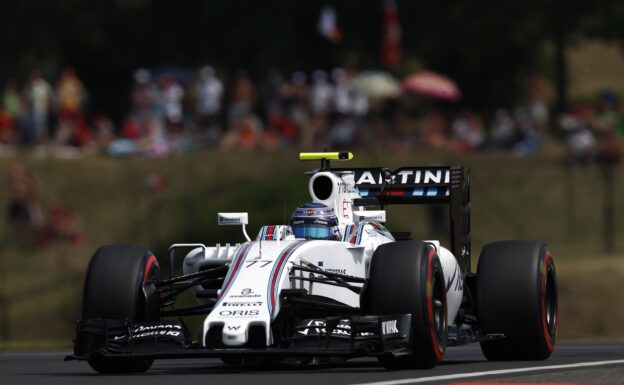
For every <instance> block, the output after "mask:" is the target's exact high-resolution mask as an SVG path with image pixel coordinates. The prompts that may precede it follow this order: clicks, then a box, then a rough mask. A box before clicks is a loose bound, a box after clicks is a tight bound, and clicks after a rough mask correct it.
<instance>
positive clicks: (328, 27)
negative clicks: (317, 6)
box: [317, 5, 342, 44]
mask: <svg viewBox="0 0 624 385" xmlns="http://www.w3.org/2000/svg"><path fill="white" fill-rule="evenodd" d="M317 29H318V32H319V33H320V34H321V35H323V36H325V37H326V38H327V39H328V40H329V41H330V42H332V43H333V44H338V43H340V40H341V39H342V32H340V29H339V28H338V25H337V22H336V10H334V8H333V7H330V6H328V5H326V6H324V7H323V9H321V15H320V17H319V21H318V26H317Z"/></svg>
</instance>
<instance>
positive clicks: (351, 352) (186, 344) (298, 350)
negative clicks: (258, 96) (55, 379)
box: [66, 314, 412, 360]
mask: <svg viewBox="0 0 624 385" xmlns="http://www.w3.org/2000/svg"><path fill="white" fill-rule="evenodd" d="M410 325H411V315H410V314H398V315H383V316H346V317H340V316H336V317H325V318H315V319H305V320H302V321H300V322H299V323H297V325H296V326H295V327H294V328H292V329H293V330H290V331H289V332H288V333H287V334H289V335H288V336H286V337H285V338H284V337H275V339H276V340H277V341H276V342H275V343H274V344H273V346H271V347H251V346H242V347H226V346H225V345H221V346H219V345H215V344H214V343H212V344H209V345H208V346H209V347H206V346H204V345H202V344H200V343H199V342H198V341H191V339H190V338H189V332H188V330H186V328H185V326H184V325H183V324H182V323H181V322H178V321H161V322H143V323H128V322H126V321H123V320H101V319H95V320H93V319H92V320H81V321H78V322H77V325H76V326H77V330H76V332H77V333H76V340H75V343H74V354H73V355H70V356H68V357H66V359H68V360H72V359H77V360H88V359H90V358H91V357H93V356H98V355H99V356H103V357H120V358H121V357H127V358H153V359H163V358H196V357H227V356H236V357H243V358H263V357H275V358H290V357H343V358H355V357H367V356H383V355H392V356H401V355H406V354H410V353H411V351H412V350H411V345H410V334H411V327H410ZM274 333H275V336H279V335H282V334H284V330H274ZM250 340H252V339H250ZM93 341H95V343H94V342H93ZM94 346H99V347H98V348H94Z"/></svg>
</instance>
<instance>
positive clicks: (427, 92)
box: [401, 71, 462, 101]
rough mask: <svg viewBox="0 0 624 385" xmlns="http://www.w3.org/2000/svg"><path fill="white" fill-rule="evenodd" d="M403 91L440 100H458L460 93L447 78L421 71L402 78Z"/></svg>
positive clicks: (455, 85)
mask: <svg viewBox="0 0 624 385" xmlns="http://www.w3.org/2000/svg"><path fill="white" fill-rule="evenodd" d="M401 85H402V87H403V91H405V92H408V93H413V94H418V95H423V96H428V97H431V98H435V99H441V100H451V101H455V100H459V99H461V96H462V95H461V91H460V90H459V88H458V87H457V84H455V82H454V81H452V80H451V79H449V78H448V77H446V76H444V75H441V74H438V73H435V72H431V71H421V72H416V73H413V74H411V75H407V76H406V77H405V78H403V82H402V84H401Z"/></svg>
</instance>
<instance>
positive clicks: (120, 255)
mask: <svg viewBox="0 0 624 385" xmlns="http://www.w3.org/2000/svg"><path fill="white" fill-rule="evenodd" d="M159 273H160V269H159V266H158V260H157V259H156V257H155V256H154V254H153V253H152V252H151V251H149V250H147V249H145V248H143V247H139V246H125V245H110V246H102V247H100V248H98V249H97V251H96V252H95V254H93V257H91V262H89V267H88V269H87V277H86V279H85V285H84V292H83V298H82V318H83V319H97V318H100V319H110V320H113V319H117V320H119V319H122V320H130V321H134V322H141V321H157V320H159V319H160V316H159V314H158V313H155V314H146V312H145V295H144V293H143V284H144V283H146V282H149V281H153V280H157V279H158V275H159ZM91 338H92V340H91V341H84V340H83V341H81V343H83V344H89V346H90V349H89V350H91V351H94V350H96V349H98V348H99V347H100V346H101V344H102V343H103V341H102V340H101V338H97V337H96V336H91ZM152 362H153V360H147V359H127V358H110V357H103V356H101V355H98V354H93V355H91V358H89V365H91V367H92V368H93V369H94V370H95V371H97V372H99V373H140V372H145V371H146V370H148V369H149V368H150V367H151V366H152Z"/></svg>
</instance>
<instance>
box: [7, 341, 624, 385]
mask: <svg viewBox="0 0 624 385" xmlns="http://www.w3.org/2000/svg"><path fill="white" fill-rule="evenodd" d="M65 354H66V353H2V354H0V384H2V385H12V384H46V385H47V384H81V385H88V384H126V383H131V384H150V385H151V384H168V385H182V384H195V383H205V384H210V385H218V384H228V385H247V384H249V385H259V384H274V385H282V384H284V385H286V384H288V385H290V384H293V385H356V384H357V385H364V384H367V385H404V384H411V383H415V384H416V383H417V384H423V383H424V384H458V383H462V384H463V383H470V384H476V383H490V382H504V383H518V382H521V383H567V384H624V343H619V344H616V343H560V344H559V345H558V346H557V347H556V349H555V352H554V353H553V355H552V356H551V358H550V359H548V360H546V361H530V362H488V361H486V360H485V358H484V357H483V355H482V354H481V351H480V349H479V346H478V345H470V346H462V347H455V348H449V349H448V350H447V353H446V356H445V360H444V362H443V363H442V364H440V365H439V366H438V367H436V368H434V369H429V370H404V371H386V370H385V369H383V368H382V367H381V366H379V365H378V364H377V362H376V361H375V360H371V359H360V360H352V361H348V362H346V363H343V364H340V365H335V364H332V365H328V364H325V365H316V366H285V365H284V366H279V367H263V366H255V367H243V368H240V367H232V366H227V365H225V364H223V363H221V361H219V360H216V359H190V360H161V361H156V362H155V363H154V366H152V368H151V369H150V370H149V371H148V372H147V373H145V374H138V375H108V376H104V375H98V374H96V373H94V372H93V371H92V370H91V368H90V367H89V366H88V364H87V363H85V362H77V361H70V362H64V361H63V358H64V356H65ZM540 368H541V369H540ZM491 371H496V372H494V373H491Z"/></svg>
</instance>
